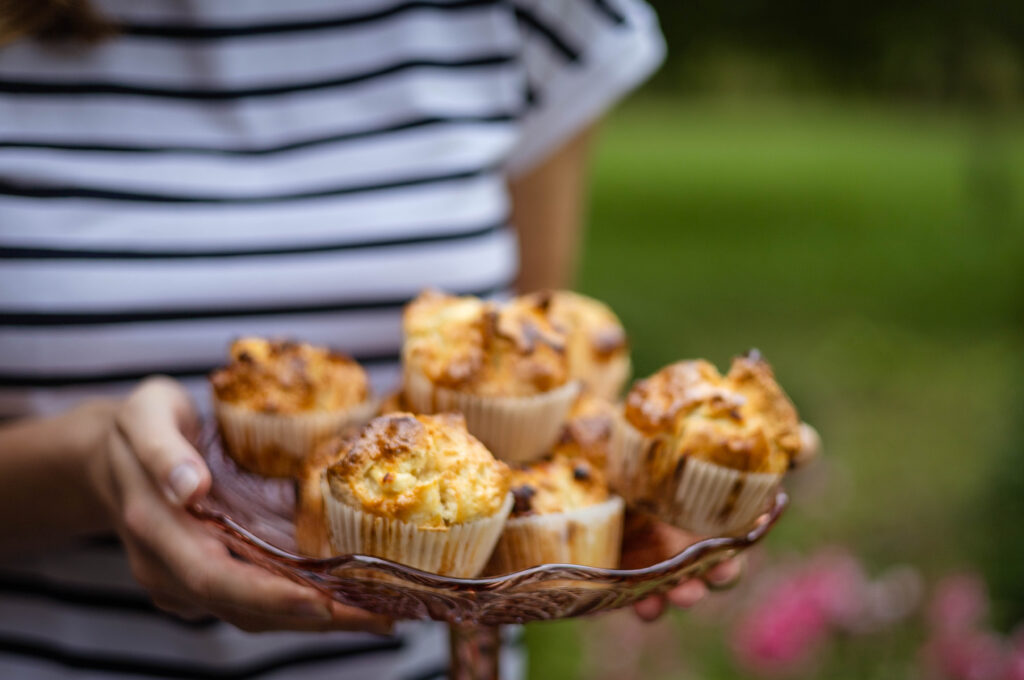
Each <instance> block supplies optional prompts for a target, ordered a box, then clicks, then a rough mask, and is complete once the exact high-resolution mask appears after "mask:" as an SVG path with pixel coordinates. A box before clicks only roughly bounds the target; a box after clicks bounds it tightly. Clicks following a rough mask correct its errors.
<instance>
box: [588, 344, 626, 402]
mask: <svg viewBox="0 0 1024 680" xmlns="http://www.w3.org/2000/svg"><path fill="white" fill-rule="evenodd" d="M632 372H633V366H632V363H631V362H630V359H629V355H628V354H622V355H619V356H615V357H612V358H611V359H609V360H608V361H607V362H606V363H605V364H603V365H599V367H598V368H597V370H591V371H590V372H589V374H588V375H587V376H586V377H585V378H583V383H584V384H585V385H586V387H587V390H589V391H590V392H592V393H594V394H596V395H597V396H599V397H601V398H602V399H607V400H608V401H616V400H618V398H619V395H620V394H621V393H622V388H623V387H625V385H626V382H627V381H628V380H629V376H630V374H631V373H632Z"/></svg>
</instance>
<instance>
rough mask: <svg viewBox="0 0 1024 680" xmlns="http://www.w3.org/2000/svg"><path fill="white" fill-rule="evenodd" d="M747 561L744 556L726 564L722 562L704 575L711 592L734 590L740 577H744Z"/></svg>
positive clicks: (730, 560) (727, 561) (732, 559)
mask: <svg viewBox="0 0 1024 680" xmlns="http://www.w3.org/2000/svg"><path fill="white" fill-rule="evenodd" d="M746 561H747V560H746V557H745V556H744V555H737V556H735V557H733V558H731V559H728V560H725V561H724V562H720V563H718V564H716V565H715V566H714V567H712V568H711V569H710V570H708V572H707V573H706V574H704V582H705V583H706V584H707V586H708V588H709V589H710V590H727V589H729V588H732V587H733V586H735V585H736V583H737V582H738V581H739V580H740V577H741V576H743V569H744V567H745V566H746Z"/></svg>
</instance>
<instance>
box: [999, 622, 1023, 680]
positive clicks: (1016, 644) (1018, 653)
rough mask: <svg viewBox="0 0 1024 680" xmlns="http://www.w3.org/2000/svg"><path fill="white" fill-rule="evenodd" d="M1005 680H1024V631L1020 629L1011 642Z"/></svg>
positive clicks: (1004, 675)
mask: <svg viewBox="0 0 1024 680" xmlns="http://www.w3.org/2000/svg"><path fill="white" fill-rule="evenodd" d="M1003 677H1004V679H1005V680H1024V629H1022V628H1018V629H1017V632H1015V633H1014V634H1013V639H1012V640H1011V641H1010V648H1009V650H1008V653H1007V658H1006V670H1005V672H1004V674H1003Z"/></svg>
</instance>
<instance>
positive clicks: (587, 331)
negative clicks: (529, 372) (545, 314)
mask: <svg viewBox="0 0 1024 680" xmlns="http://www.w3.org/2000/svg"><path fill="white" fill-rule="evenodd" d="M533 295H535V296H544V295H547V296H549V297H550V298H551V317H552V319H554V321H555V323H556V324H558V325H560V326H562V327H563V328H564V329H565V330H566V333H567V335H568V336H569V344H568V355H569V374H570V376H571V377H572V378H577V379H581V380H583V381H584V382H585V381H586V380H587V377H588V376H590V375H591V374H592V372H593V371H594V369H595V367H599V366H601V365H603V364H606V363H607V362H609V361H611V360H612V359H614V358H616V357H622V356H626V355H628V354H629V343H628V341H627V339H626V330H625V329H624V328H623V327H622V322H621V321H619V317H617V316H615V312H613V311H612V310H611V307H609V306H608V305H606V304H605V303H603V302H601V301H599V300H595V299H594V298H592V297H587V296H586V295H580V294H579V293H574V292H573V291H569V290H556V291H550V292H548V291H544V292H540V293H534V294H533Z"/></svg>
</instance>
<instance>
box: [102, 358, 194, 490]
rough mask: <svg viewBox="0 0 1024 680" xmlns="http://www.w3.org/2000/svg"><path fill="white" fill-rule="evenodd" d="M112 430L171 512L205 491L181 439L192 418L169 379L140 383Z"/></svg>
mask: <svg viewBox="0 0 1024 680" xmlns="http://www.w3.org/2000/svg"><path fill="white" fill-rule="evenodd" d="M117 423H118V428H119V429H120V430H121V433H122V434H123V435H124V438H125V440H126V442H127V443H128V446H129V447H130V448H131V450H132V452H133V453H134V454H135V457H136V458H137V459H138V461H139V463H140V464H141V465H142V467H143V468H144V469H145V470H146V473H147V474H148V475H149V478H150V480H151V481H152V482H153V484H154V485H155V486H156V487H157V488H158V489H160V490H161V492H162V493H163V495H164V496H165V497H166V498H167V500H168V501H169V502H170V503H171V504H172V505H174V506H184V505H188V504H189V503H193V502H195V501H197V500H199V499H200V498H202V497H203V496H204V495H206V493H207V491H209V489H210V471H209V470H208V469H207V467H206V463H204V462H203V458H202V456H200V455H199V452H198V451H196V449H195V447H193V446H192V444H191V443H190V442H189V440H188V438H187V437H186V436H185V432H186V431H191V430H194V429H195V428H196V424H197V423H198V417H197V416H196V412H195V409H194V408H193V406H192V403H191V401H189V398H188V395H187V393H186V392H185V390H184V389H183V388H182V387H181V385H179V384H178V383H177V382H175V381H173V380H171V379H170V378H164V377H155V378H148V379H146V380H145V381H144V382H143V383H142V384H141V385H140V386H139V387H138V388H137V389H136V390H135V391H134V392H133V393H132V394H131V396H129V397H128V400H127V401H126V402H125V404H124V407H123V408H122V410H121V413H120V415H119V416H118V421H117Z"/></svg>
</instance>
